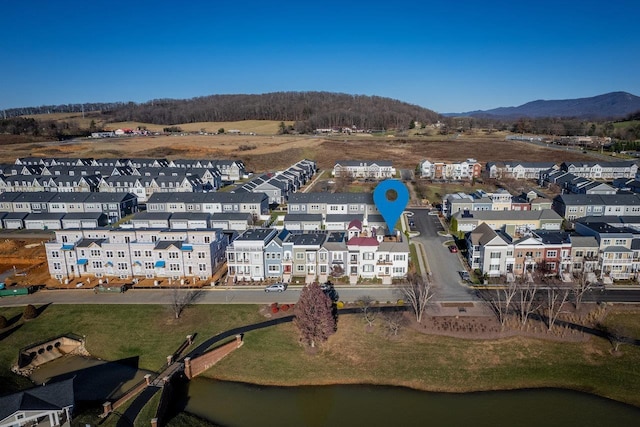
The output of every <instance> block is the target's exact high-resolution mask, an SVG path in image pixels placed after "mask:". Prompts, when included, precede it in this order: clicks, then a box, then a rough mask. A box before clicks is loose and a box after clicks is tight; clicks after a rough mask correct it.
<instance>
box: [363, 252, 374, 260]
mask: <svg viewBox="0 0 640 427" xmlns="http://www.w3.org/2000/svg"><path fill="white" fill-rule="evenodd" d="M374 257H375V253H373V252H363V253H362V259H363V260H365V261H371V260H373V259H374Z"/></svg>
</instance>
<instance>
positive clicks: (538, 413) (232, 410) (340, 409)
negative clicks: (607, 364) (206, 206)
mask: <svg viewBox="0 0 640 427" xmlns="http://www.w3.org/2000/svg"><path fill="white" fill-rule="evenodd" d="M186 386H187V387H188V390H187V391H186V398H187V400H186V406H185V407H184V409H185V410H186V411H188V412H190V413H193V414H195V415H198V416H200V417H202V418H204V419H207V420H210V421H212V422H214V423H216V424H219V425H224V426H229V427H231V426H237V427H243V426H258V425H260V426H278V427H287V426H292V427H293V426H295V427H300V426H332V427H339V426H356V425H363V426H403V427H405V426H426V425H431V426H469V427H482V426H491V427H500V426H523V427H529V426H531V427H541V426H542V427H553V426H562V427H567V426H581V427H588V426H616V427H626V426H633V427H636V426H639V425H640V409H639V408H635V407H633V406H629V405H625V404H622V403H619V402H615V401H612V400H608V399H604V398H600V397H597V396H593V395H590V394H586V393H579V392H574V391H568V390H558V389H536V390H516V391H501V392H482V393H464V394H454V393H429V392H421V391H416V390H411V389H406V388H401V387H382V386H357V385H338V386H317V387H262V386H256V385H250V384H240V383H231V382H222V381H214V380H209V379H205V378H196V379H194V380H192V381H190V382H189V383H188V384H187V385H186Z"/></svg>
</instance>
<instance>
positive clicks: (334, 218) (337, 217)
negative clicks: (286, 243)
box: [287, 214, 380, 223]
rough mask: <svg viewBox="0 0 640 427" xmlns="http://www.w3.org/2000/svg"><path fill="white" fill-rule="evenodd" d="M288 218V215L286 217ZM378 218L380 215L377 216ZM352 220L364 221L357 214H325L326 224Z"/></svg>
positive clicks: (362, 217)
mask: <svg viewBox="0 0 640 427" xmlns="http://www.w3.org/2000/svg"><path fill="white" fill-rule="evenodd" d="M287 216H289V215H287ZM371 216H373V215H369V218H371ZM377 216H380V215H377ZM354 219H357V220H360V221H362V220H363V219H364V215H362V214H359V215H353V214H352V215H349V214H334V215H329V214H327V222H347V223H349V222H351V221H353V220H354Z"/></svg>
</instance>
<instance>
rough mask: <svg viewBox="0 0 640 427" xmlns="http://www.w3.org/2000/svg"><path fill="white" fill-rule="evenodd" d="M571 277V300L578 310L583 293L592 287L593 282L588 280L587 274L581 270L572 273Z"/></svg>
mask: <svg viewBox="0 0 640 427" xmlns="http://www.w3.org/2000/svg"><path fill="white" fill-rule="evenodd" d="M573 278H574V281H573V289H572V293H573V302H574V305H575V306H576V310H579V309H580V304H582V299H583V298H584V295H585V294H586V293H587V292H589V291H591V289H593V284H592V283H591V282H589V279H588V277H587V274H586V273H585V272H583V271H581V272H576V273H574V274H573Z"/></svg>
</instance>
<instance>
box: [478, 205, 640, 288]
mask: <svg viewBox="0 0 640 427" xmlns="http://www.w3.org/2000/svg"><path fill="white" fill-rule="evenodd" d="M466 243H467V261H468V263H469V266H470V267H471V268H473V269H478V270H479V271H480V272H482V273H483V274H487V275H488V276H506V277H507V278H508V279H509V278H511V279H513V278H515V277H521V276H524V275H525V274H527V273H533V272H535V271H539V272H542V273H543V274H559V275H560V276H561V277H563V278H564V279H565V280H571V277H572V276H573V275H575V274H583V275H585V276H586V277H587V279H588V280H590V281H592V282H595V281H596V280H604V281H612V280H621V279H640V220H638V218H635V217H628V218H626V219H625V217H622V218H620V217H609V218H606V217H598V218H590V219H586V220H584V221H580V222H577V223H576V227H575V232H574V233H567V232H563V231H545V230H532V231H530V232H528V233H526V234H525V235H522V236H514V235H513V234H511V233H507V232H505V231H504V230H496V229H494V228H493V227H491V226H490V225H489V224H486V223H485V224H481V225H480V226H478V227H477V228H475V229H474V230H473V231H472V232H469V233H467V234H466Z"/></svg>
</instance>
